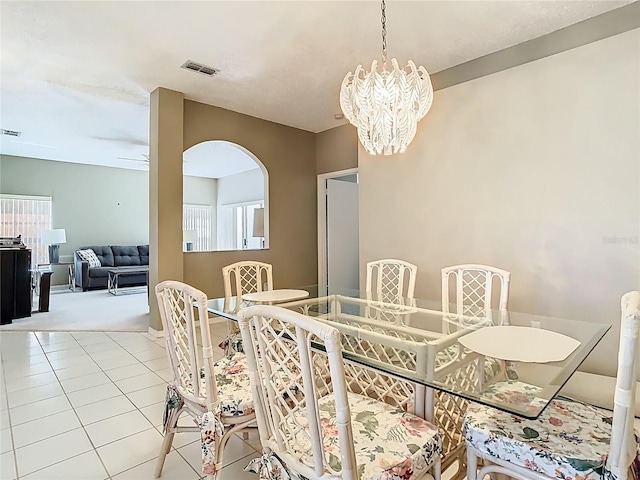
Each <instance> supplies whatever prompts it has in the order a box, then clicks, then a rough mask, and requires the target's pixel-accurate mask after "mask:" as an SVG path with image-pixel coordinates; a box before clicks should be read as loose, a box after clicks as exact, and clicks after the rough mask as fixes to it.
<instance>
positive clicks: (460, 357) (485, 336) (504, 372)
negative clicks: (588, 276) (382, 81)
mask: <svg viewBox="0 0 640 480" xmlns="http://www.w3.org/2000/svg"><path fill="white" fill-rule="evenodd" d="M302 288H303V289H304V290H307V291H309V293H310V295H309V297H307V298H304V299H301V300H295V301H288V302H283V303H279V304H278V306H280V307H283V308H288V309H292V310H295V311H298V312H300V313H303V314H305V315H309V316H312V317H314V318H316V319H317V320H320V321H322V322H326V323H329V324H331V325H332V326H334V327H335V328H337V329H338V330H339V331H340V332H341V333H342V335H343V342H342V343H343V357H344V358H345V359H346V360H348V361H350V362H354V363H357V364H360V365H362V366H364V367H366V368H371V369H374V370H377V371H379V372H382V373H386V374H391V375H394V376H397V377H400V378H403V379H406V380H409V381H411V382H415V383H416V384H418V385H424V386H426V387H432V388H434V389H436V390H441V391H444V392H446V393H450V394H452V395H456V396H458V397H462V398H466V399H468V400H471V401H474V402H478V403H482V404H485V405H489V406H492V407H495V408H498V409H500V410H503V411H506V412H510V413H513V414H516V415H519V416H522V417H525V418H531V419H533V418H537V417H538V415H540V413H541V412H542V411H543V410H544V408H545V407H546V406H547V405H548V403H549V402H550V401H551V399H552V398H553V397H554V396H556V395H557V394H558V392H559V391H560V389H561V388H562V387H563V385H564V384H565V383H566V382H567V380H568V379H569V378H570V377H571V375H573V373H574V372H575V371H576V369H577V368H578V367H579V366H580V364H581V363H582V362H583V361H584V359H585V358H586V357H587V356H588V355H589V354H590V353H591V351H592V350H593V348H594V347H595V346H596V345H597V344H598V342H599V341H600V340H601V339H602V337H603V336H604V335H605V334H606V333H607V331H608V330H609V328H610V325H606V324H597V323H591V322H586V321H580V320H570V319H562V318H553V317H544V316H539V315H532V314H527V313H519V312H514V311H504V310H502V311H500V310H483V309H477V308H475V309H474V308H472V307H464V309H463V311H461V312H458V311H457V310H456V306H455V305H444V306H443V305H442V303H441V302H438V301H433V300H421V299H414V298H399V297H394V296H389V295H386V296H385V295H376V294H375V293H374V294H372V293H367V292H358V291H352V290H341V291H339V292H331V293H330V294H328V295H322V296H318V292H317V289H316V288H315V286H312V287H302ZM254 304H255V303H254V302H248V301H246V300H242V299H239V298H236V297H230V298H226V299H225V298H218V299H211V300H209V301H208V311H209V312H210V313H213V314H215V315H219V316H222V317H225V318H228V319H230V320H237V313H238V311H239V310H240V309H242V308H246V307H249V306H251V305H254ZM494 327H509V328H507V329H505V328H500V329H498V328H496V329H495V331H494V332H491V331H490V330H489V331H483V332H480V333H481V335H478V334H474V332H478V331H479V330H481V329H491V328H494ZM523 328H524V329H536V331H532V330H523ZM538 329H540V330H545V332H540V331H537V330H538ZM528 333H529V334H528ZM531 333H534V334H535V333H537V334H538V335H532V334H531ZM543 333H544V335H541V334H543ZM516 334H518V335H516ZM505 335H507V336H506V337H505ZM508 335H513V337H509V336H508ZM465 336H469V337H468V339H465V338H464V337H465ZM474 337H477V338H474ZM494 337H495V341H494ZM529 338H530V339H531V341H528V339H529ZM549 338H551V339H552V340H554V341H553V342H551V341H549V340H548V339H549ZM523 339H524V340H523ZM536 339H538V340H537V341H536ZM555 340H557V342H555ZM516 342H520V344H518V343H516ZM463 344H464V345H463ZM552 344H553V345H554V347H553V349H550V348H548V347H549V345H552ZM465 345H467V346H465ZM316 346H317V347H318V348H320V349H321V348H322V345H316ZM469 346H472V347H473V349H471V348H468V347H469ZM505 346H506V347H511V348H503V347H505ZM514 347H516V348H514ZM565 347H566V349H565V350H562V349H563V348H565ZM488 352H489V353H491V354H492V355H494V356H491V355H489V354H488ZM514 352H516V353H515V354H514ZM554 357H555V359H554V360H553V361H544V360H545V359H546V358H550V359H551V358H554ZM531 358H533V359H536V361H531V360H527V359H531ZM559 358H561V359H560V360H558V359H559ZM505 382H506V383H505Z"/></svg>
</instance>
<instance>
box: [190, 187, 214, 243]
mask: <svg viewBox="0 0 640 480" xmlns="http://www.w3.org/2000/svg"><path fill="white" fill-rule="evenodd" d="M182 198H183V203H184V204H188V205H209V206H211V207H212V208H211V239H212V248H214V249H215V248H216V239H217V238H218V225H217V224H218V208H217V207H218V179H217V178H206V177H192V176H190V175H184V176H183V178H182Z"/></svg>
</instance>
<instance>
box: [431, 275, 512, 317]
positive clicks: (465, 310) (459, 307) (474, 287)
mask: <svg viewBox="0 0 640 480" xmlns="http://www.w3.org/2000/svg"><path fill="white" fill-rule="evenodd" d="M451 278H453V279H454V280H455V287H454V288H455V297H454V298H455V303H453V302H451V300H450V295H449V286H450V285H449V284H450V282H451ZM495 279H497V280H498V284H499V287H500V292H499V293H500V297H499V300H498V305H495V306H494V304H493V301H492V298H493V289H494V280H495ZM510 279H511V273H509V272H507V271H506V270H502V269H500V268H496V267H491V266H489V265H477V264H464V265H453V266H451V267H445V268H443V269H442V311H443V312H445V313H453V314H459V315H464V316H469V317H477V316H480V317H483V318H488V319H492V309H497V310H499V311H500V312H506V311H507V304H508V302H509V280H510ZM452 306H455V309H454V311H452V308H451V307H452ZM503 319H504V316H503V315H502V314H501V315H500V318H496V319H492V320H493V321H494V323H495V322H498V323H497V324H498V325H500V324H502V323H503Z"/></svg>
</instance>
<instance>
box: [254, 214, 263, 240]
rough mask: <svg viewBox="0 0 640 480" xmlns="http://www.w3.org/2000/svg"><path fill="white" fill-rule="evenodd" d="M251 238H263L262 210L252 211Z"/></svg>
mask: <svg viewBox="0 0 640 480" xmlns="http://www.w3.org/2000/svg"><path fill="white" fill-rule="evenodd" d="M253 236H254V237H264V208H256V209H255V210H254V211H253Z"/></svg>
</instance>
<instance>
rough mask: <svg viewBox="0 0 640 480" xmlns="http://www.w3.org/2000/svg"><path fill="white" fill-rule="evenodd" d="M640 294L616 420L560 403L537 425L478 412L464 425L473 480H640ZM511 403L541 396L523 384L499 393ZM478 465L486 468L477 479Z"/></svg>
mask: <svg viewBox="0 0 640 480" xmlns="http://www.w3.org/2000/svg"><path fill="white" fill-rule="evenodd" d="M639 326H640V293H639V292H630V293H627V294H626V295H624V296H623V297H622V325H621V333H620V349H619V354H618V375H617V382H616V390H615V395H614V408H613V412H611V411H608V410H603V409H599V408H596V407H593V406H591V405H588V404H585V403H581V402H577V401H574V400H570V399H567V398H561V397H557V398H556V399H554V400H552V401H551V403H550V404H549V406H548V407H547V408H546V409H545V410H544V411H543V412H542V414H541V415H540V416H539V417H538V419H537V420H525V419H523V418H520V417H517V416H514V415H510V414H508V413H504V412H500V411H498V410H495V409H493V408H488V407H484V406H481V405H478V404H474V405H472V406H471V407H469V409H468V411H467V415H466V417H465V427H464V433H465V439H466V444H467V460H468V462H467V468H468V470H467V479H468V480H476V479H477V478H480V479H482V478H484V476H485V475H486V474H487V473H503V474H506V475H508V476H510V477H515V478H518V479H525V480H545V479H546V480H548V479H559V480H569V479H571V480H626V479H627V477H629V478H636V479H637V478H638V477H639V476H640V456H639V455H640V450H639V448H640V445H638V443H637V437H636V436H635V435H634V431H633V420H634V417H633V415H634V405H635V394H636V379H637V374H638V356H639V351H638V341H639V338H638V331H639ZM493 389H494V391H493V393H494V394H495V395H496V396H499V397H500V398H501V400H502V401H504V402H519V401H521V400H525V401H528V397H530V396H535V394H536V393H537V392H538V390H539V389H537V388H536V387H532V386H529V385H525V384H523V383H521V382H514V381H511V382H504V383H499V384H496V385H494V386H493ZM478 459H484V460H485V461H486V462H487V465H486V466H485V467H483V468H481V469H480V471H479V472H477V465H478Z"/></svg>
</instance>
